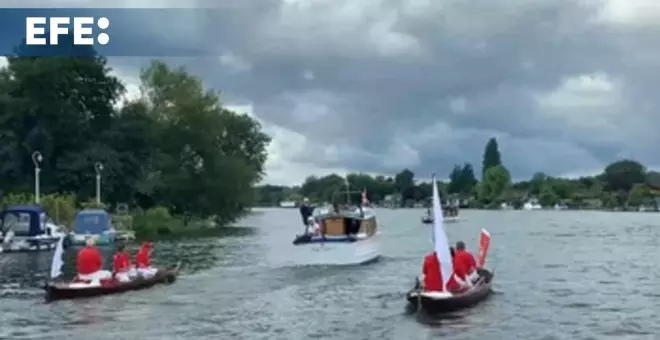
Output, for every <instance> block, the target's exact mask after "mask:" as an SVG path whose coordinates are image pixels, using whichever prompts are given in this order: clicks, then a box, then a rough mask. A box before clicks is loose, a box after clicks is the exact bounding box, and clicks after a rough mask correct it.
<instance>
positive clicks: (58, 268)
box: [50, 236, 66, 279]
mask: <svg viewBox="0 0 660 340" xmlns="http://www.w3.org/2000/svg"><path fill="white" fill-rule="evenodd" d="M65 237H66V236H61V237H60V240H59V241H57V247H55V253H54V254H53V262H52V263H51V265H50V278H51V279H54V278H56V277H58V276H60V275H62V265H64V261H63V260H62V255H64V238H65Z"/></svg>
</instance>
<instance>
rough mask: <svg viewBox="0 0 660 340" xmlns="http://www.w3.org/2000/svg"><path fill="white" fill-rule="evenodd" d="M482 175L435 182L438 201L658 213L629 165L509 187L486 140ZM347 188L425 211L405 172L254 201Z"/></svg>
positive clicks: (314, 183)
mask: <svg viewBox="0 0 660 340" xmlns="http://www.w3.org/2000/svg"><path fill="white" fill-rule="evenodd" d="M482 169H483V171H482V173H481V174H480V176H479V178H480V179H477V178H478V177H477V175H475V171H474V168H473V166H472V164H470V163H465V164H463V165H456V166H454V168H453V169H452V170H451V172H450V173H449V176H448V178H449V181H446V182H443V181H438V189H439V190H440V191H441V196H442V199H443V201H445V202H446V201H447V200H450V201H451V202H458V203H459V205H460V206H461V208H470V209H522V208H523V207H524V206H525V205H526V204H527V205H533V206H535V207H536V208H542V209H579V210H610V211H658V207H659V205H660V173H659V172H655V171H647V169H646V167H645V166H644V165H643V164H641V163H639V162H637V161H634V160H629V159H622V160H618V161H615V162H613V163H611V164H609V165H607V166H606V167H605V168H604V169H603V172H602V173H600V174H598V175H595V176H584V177H579V178H560V177H552V176H549V175H547V174H545V173H542V172H538V173H536V174H534V175H533V176H532V178H531V179H529V180H524V181H519V182H513V181H512V180H511V174H510V173H509V171H508V170H507V168H506V167H505V166H504V164H503V163H502V156H501V154H500V151H499V147H498V144H497V140H496V139H495V138H491V139H490V140H488V142H487V144H486V146H485V149H484V153H483V160H482ZM346 182H348V184H349V186H350V187H351V188H355V189H357V190H362V189H366V191H367V192H368V194H369V196H370V200H371V202H372V203H374V204H375V205H376V206H380V207H390V208H413V207H426V206H428V204H429V203H428V200H429V197H430V196H431V192H432V186H431V182H430V181H426V182H424V181H419V180H417V179H416V178H415V173H413V172H412V171H411V170H410V169H404V170H402V171H401V172H399V173H397V174H396V175H394V176H383V175H380V176H371V175H369V174H364V173H349V174H348V175H347V176H346V177H342V176H339V175H337V174H330V175H326V176H323V177H315V176H312V177H308V178H307V179H306V180H305V181H304V182H303V183H302V184H301V185H299V186H291V187H289V186H277V185H262V186H259V187H257V199H256V201H257V205H258V206H261V207H278V206H281V207H294V206H296V205H297V203H298V202H300V201H301V199H302V198H303V197H308V198H309V199H310V200H312V201H313V202H315V203H316V204H324V203H328V202H331V200H332V196H333V194H334V193H336V192H338V191H340V190H345V188H346ZM536 208H535V209H536Z"/></svg>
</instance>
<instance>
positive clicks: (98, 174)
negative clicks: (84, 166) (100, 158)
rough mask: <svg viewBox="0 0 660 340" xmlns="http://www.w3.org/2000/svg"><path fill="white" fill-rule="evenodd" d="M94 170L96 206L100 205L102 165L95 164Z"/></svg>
mask: <svg viewBox="0 0 660 340" xmlns="http://www.w3.org/2000/svg"><path fill="white" fill-rule="evenodd" d="M94 170H96V204H98V205H101V171H103V164H101V163H100V162H96V163H95V164H94Z"/></svg>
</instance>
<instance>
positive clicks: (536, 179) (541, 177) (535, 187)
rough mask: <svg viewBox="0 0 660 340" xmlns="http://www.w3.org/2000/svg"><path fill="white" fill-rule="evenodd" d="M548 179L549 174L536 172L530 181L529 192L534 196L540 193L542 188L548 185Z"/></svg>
mask: <svg viewBox="0 0 660 340" xmlns="http://www.w3.org/2000/svg"><path fill="white" fill-rule="evenodd" d="M548 179H549V178H548V175H546V174H544V173H542V172H537V173H535V174H534V176H532V180H531V181H530V183H529V194H530V195H533V196H537V195H540V194H541V189H542V188H543V187H544V186H545V185H546V181H548Z"/></svg>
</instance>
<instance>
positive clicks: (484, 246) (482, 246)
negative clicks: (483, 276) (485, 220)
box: [477, 229, 490, 268]
mask: <svg viewBox="0 0 660 340" xmlns="http://www.w3.org/2000/svg"><path fill="white" fill-rule="evenodd" d="M489 247H490V233H489V232H488V230H486V229H481V235H480V236H479V260H478V261H477V267H479V268H482V267H483V266H484V265H485V264H486V256H488V248H489Z"/></svg>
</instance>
